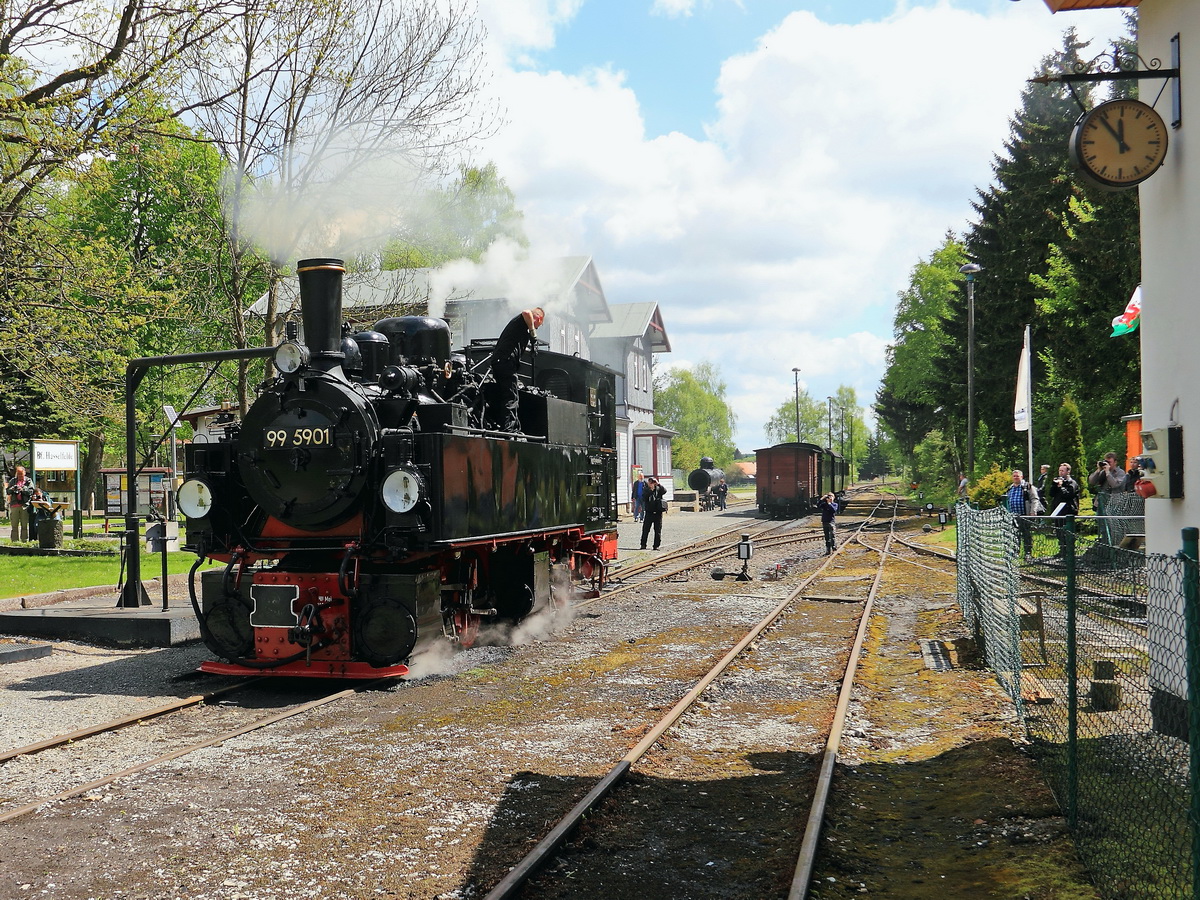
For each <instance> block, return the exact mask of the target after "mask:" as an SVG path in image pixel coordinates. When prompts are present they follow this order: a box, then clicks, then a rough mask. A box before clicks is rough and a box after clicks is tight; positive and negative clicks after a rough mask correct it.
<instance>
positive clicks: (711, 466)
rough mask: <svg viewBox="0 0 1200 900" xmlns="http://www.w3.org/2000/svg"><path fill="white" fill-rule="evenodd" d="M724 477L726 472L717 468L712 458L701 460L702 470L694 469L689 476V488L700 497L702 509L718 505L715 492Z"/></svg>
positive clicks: (706, 457) (705, 457)
mask: <svg viewBox="0 0 1200 900" xmlns="http://www.w3.org/2000/svg"><path fill="white" fill-rule="evenodd" d="M724 477H725V473H724V471H722V470H721V469H718V468H717V463H716V461H715V460H714V459H713V458H712V457H711V456H704V457H701V458H700V468H698V469H693V470H692V471H691V473H690V474H689V475H688V487H690V488H691V489H692V490H693V491H695V492H696V493H697V494H699V495H700V508H701V509H705V510H707V509H712V508H713V506H715V505H716V503H717V498H716V496H715V495H714V493H713V491H714V489H715V488H716V486H717V485H718V484H719V483H720V481H721V479H722V478H724Z"/></svg>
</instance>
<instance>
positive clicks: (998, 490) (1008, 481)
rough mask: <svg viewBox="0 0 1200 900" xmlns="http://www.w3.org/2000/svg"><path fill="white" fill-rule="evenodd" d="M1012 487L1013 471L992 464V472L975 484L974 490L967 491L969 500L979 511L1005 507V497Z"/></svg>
mask: <svg viewBox="0 0 1200 900" xmlns="http://www.w3.org/2000/svg"><path fill="white" fill-rule="evenodd" d="M1010 487H1012V471H1011V470H1009V469H1001V468H1000V466H999V465H998V464H996V463H992V468H991V471H989V472H988V473H987V474H986V475H984V476H983V477H982V478H980V479H979V480H978V481H977V482H975V486H974V487H973V488H969V489H968V490H967V499H968V500H970V501H971V504H972V505H973V506H977V507H978V508H979V509H991V508H993V507H995V506H1003V505H1004V495H1005V494H1006V493H1008V489H1009V488H1010Z"/></svg>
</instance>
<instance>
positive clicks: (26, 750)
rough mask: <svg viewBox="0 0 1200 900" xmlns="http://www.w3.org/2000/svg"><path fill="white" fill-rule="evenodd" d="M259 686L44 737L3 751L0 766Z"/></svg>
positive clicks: (237, 686) (218, 692) (239, 686)
mask: <svg viewBox="0 0 1200 900" xmlns="http://www.w3.org/2000/svg"><path fill="white" fill-rule="evenodd" d="M256 683H258V679H253V680H250V681H239V682H238V683H237V684H230V685H226V686H225V687H223V688H217V690H215V691H210V692H209V693H207V694H196V695H194V696H191V697H184V698H182V699H180V700H176V701H174V702H173V703H168V704H166V705H164V706H156V707H155V708H154V709H147V710H144V711H142V712H138V713H133V714H131V715H128V716H124V717H122V718H120V719H113V720H112V721H110V722H102V723H100V724H99V725H89V726H88V727H86V728H79V729H77V730H75V731H72V732H70V733H69V734H60V735H58V736H57V737H52V738H46V739H45V740H44V741H38V742H37V743H34V744H26V745H25V746H24V747H17V748H16V749H13V750H5V751H3V752H0V763H2V762H8V761H9V760H10V759H16V758H17V757H18V756H31V755H32V754H34V753H41V752H42V751H43V750H49V749H51V748H52V747H61V746H62V745H63V744H73V743H75V742H76V741H81V740H83V739H84V738H89V737H95V736H96V735H98V734H107V733H108V732H110V731H118V730H119V729H121V728H125V727H127V726H129V725H137V724H138V723H140V722H145V721H148V720H149V719H157V718H158V717H160V716H166V715H170V714H171V713H173V712H179V711H180V710H181V709H188V708H189V707H192V706H199V705H200V704H202V703H208V702H210V701H212V700H215V699H217V698H218V697H223V696H225V695H226V694H230V693H232V692H234V691H237V690H241V689H242V688H244V687H248V686H249V685H251V684H256Z"/></svg>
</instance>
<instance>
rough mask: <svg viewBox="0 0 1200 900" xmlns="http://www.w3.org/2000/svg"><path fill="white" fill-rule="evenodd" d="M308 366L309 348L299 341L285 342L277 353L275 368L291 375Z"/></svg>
mask: <svg viewBox="0 0 1200 900" xmlns="http://www.w3.org/2000/svg"><path fill="white" fill-rule="evenodd" d="M307 365H308V348H307V347H305V346H304V345H303V344H301V343H299V342H298V341H284V342H283V343H282V344H280V345H279V349H278V350H276V351H275V368H277V369H278V370H279V371H280V372H282V373H283V374H284V375H291V374H292V373H294V372H298V371H300V370H301V369H302V368H304V367H305V366H307Z"/></svg>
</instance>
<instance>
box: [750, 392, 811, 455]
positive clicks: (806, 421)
mask: <svg viewBox="0 0 1200 900" xmlns="http://www.w3.org/2000/svg"><path fill="white" fill-rule="evenodd" d="M796 402H797V401H796V397H795V395H794V394H793V395H792V397H791V398H790V399H788V400H786V401H784V402H783V403H781V404H780V405H779V408H778V409H777V410H775V413H774V414H773V415H772V416H771V418H769V419H768V420H767V423H766V425H764V426H763V431H764V432H765V433H766V435H767V439H768V440H769V441H771V442H772V443H775V444H779V443H783V442H784V441H804V442H806V443H810V444H818V443H820V444H824V442H825V404H824V403H818V402H817V401H816V400H814V399H813V398H812V397H810V396H809V395H808V391H801V392H800V399H799V403H800V434H799V435H797V434H796Z"/></svg>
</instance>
